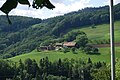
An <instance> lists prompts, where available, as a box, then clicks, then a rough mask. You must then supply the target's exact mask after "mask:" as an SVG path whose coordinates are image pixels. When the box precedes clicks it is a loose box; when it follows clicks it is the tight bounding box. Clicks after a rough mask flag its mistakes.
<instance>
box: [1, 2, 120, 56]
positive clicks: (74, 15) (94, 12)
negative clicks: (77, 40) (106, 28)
mask: <svg viewBox="0 0 120 80" xmlns="http://www.w3.org/2000/svg"><path fill="white" fill-rule="evenodd" d="M114 10H115V20H119V19H120V4H118V5H116V6H115V7H114ZM10 19H11V21H12V25H9V24H8V22H7V19H6V17H5V16H0V55H1V57H2V58H8V57H12V56H16V55H19V54H22V53H27V52H30V51H32V50H34V49H35V48H36V47H37V46H40V45H48V44H49V43H51V42H53V43H55V42H61V41H64V40H66V39H65V37H64V35H66V34H67V32H69V31H71V30H72V29H74V28H82V27H86V26H91V25H93V27H94V25H98V24H103V23H109V7H108V6H104V7H99V8H85V9H82V10H79V11H75V12H71V13H68V14H65V15H63V16H58V17H54V18H49V19H45V20H41V19H34V18H28V17H18V16H11V17H10Z"/></svg>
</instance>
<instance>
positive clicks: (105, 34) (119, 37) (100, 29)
mask: <svg viewBox="0 0 120 80" xmlns="http://www.w3.org/2000/svg"><path fill="white" fill-rule="evenodd" d="M95 27H96V28H91V27H84V28H82V29H80V30H81V31H84V32H85V33H86V34H87V36H88V38H89V39H91V40H102V39H106V40H107V39H109V24H102V25H96V26H95ZM115 41H116V42H120V21H116V22H115Z"/></svg>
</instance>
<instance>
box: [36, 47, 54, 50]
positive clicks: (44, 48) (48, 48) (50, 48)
mask: <svg viewBox="0 0 120 80" xmlns="http://www.w3.org/2000/svg"><path fill="white" fill-rule="evenodd" d="M46 50H55V47H54V46H40V47H38V48H37V51H46Z"/></svg>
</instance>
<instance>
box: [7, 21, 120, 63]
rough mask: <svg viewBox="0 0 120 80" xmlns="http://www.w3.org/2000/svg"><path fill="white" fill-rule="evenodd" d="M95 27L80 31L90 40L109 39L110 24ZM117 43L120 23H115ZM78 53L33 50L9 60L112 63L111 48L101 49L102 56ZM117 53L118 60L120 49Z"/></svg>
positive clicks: (116, 50) (119, 36)
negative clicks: (67, 59)
mask: <svg viewBox="0 0 120 80" xmlns="http://www.w3.org/2000/svg"><path fill="white" fill-rule="evenodd" d="M95 27H96V28H91V27H84V28H80V30H81V31H84V32H85V33H86V34H87V36H88V38H89V39H90V40H103V39H109V24H102V25H96V26H95ZM74 30H78V29H74ZM115 42H120V21H116V22H115ZM76 52H77V54H73V53H72V52H67V53H63V52H60V51H42V52H37V51H36V50H33V51H32V52H30V53H27V54H22V55H19V56H16V57H13V58H9V60H12V61H15V62H17V61H19V60H20V59H22V60H23V61H24V60H25V59H27V58H31V59H35V60H36V61H37V62H39V60H40V59H42V58H45V57H46V56H47V57H48V58H49V59H50V60H51V61H55V60H58V59H59V58H61V59H64V58H69V59H71V58H74V59H79V58H82V59H88V58H91V59H92V61H94V62H98V61H104V62H107V63H110V48H109V47H104V48H99V52H100V55H88V54H85V53H83V52H82V51H80V50H77V51H76ZM115 52H116V58H120V47H116V48H115Z"/></svg>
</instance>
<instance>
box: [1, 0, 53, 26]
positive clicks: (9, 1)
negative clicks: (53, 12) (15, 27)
mask: <svg viewBox="0 0 120 80" xmlns="http://www.w3.org/2000/svg"><path fill="white" fill-rule="evenodd" d="M18 3H20V4H22V5H28V6H29V7H30V6H31V4H30V2H29V0H6V2H5V3H4V4H3V5H2V7H1V8H0V10H1V11H2V12H4V13H5V14H6V15H7V18H8V22H9V24H11V21H10V19H9V17H8V14H9V12H10V11H11V10H13V9H15V8H16V7H17V5H18ZM32 7H33V8H36V9H39V8H40V9H41V8H43V7H46V8H48V9H53V8H55V6H54V5H53V4H52V3H51V2H50V1H49V0H33V3H32Z"/></svg>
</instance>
